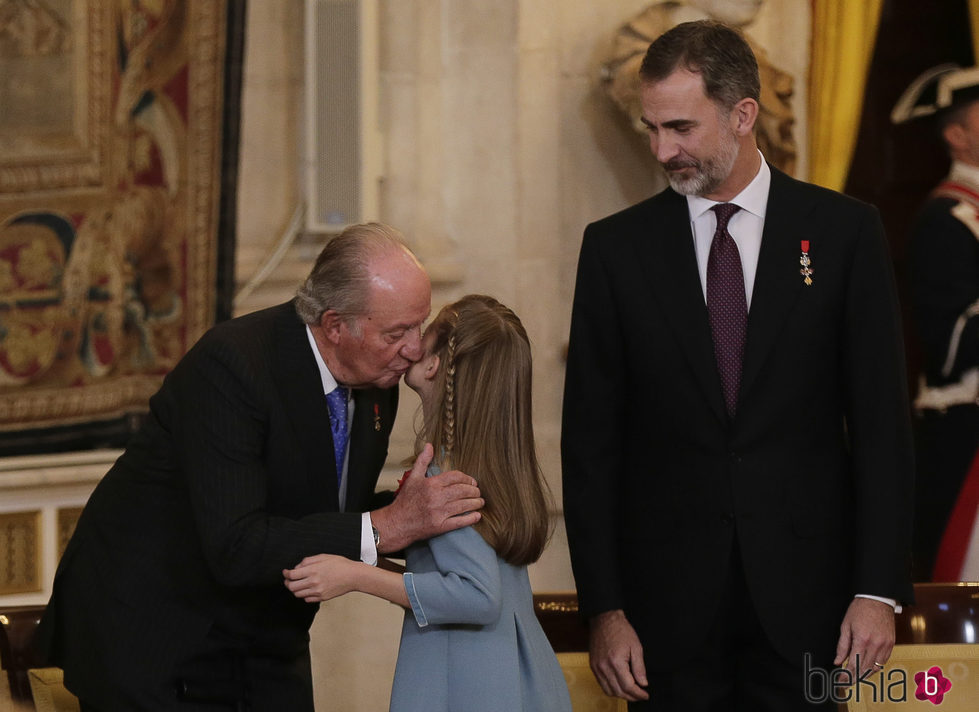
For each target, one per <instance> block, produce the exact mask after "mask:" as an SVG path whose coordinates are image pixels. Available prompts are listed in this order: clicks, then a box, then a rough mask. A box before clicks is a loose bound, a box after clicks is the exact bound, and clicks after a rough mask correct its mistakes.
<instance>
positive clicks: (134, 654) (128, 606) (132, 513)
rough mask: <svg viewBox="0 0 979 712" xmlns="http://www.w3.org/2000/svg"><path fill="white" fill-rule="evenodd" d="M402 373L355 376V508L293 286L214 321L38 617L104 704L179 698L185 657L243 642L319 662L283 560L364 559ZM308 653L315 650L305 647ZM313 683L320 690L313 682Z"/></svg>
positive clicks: (98, 493)
mask: <svg viewBox="0 0 979 712" xmlns="http://www.w3.org/2000/svg"><path fill="white" fill-rule="evenodd" d="M397 392H398V389H397V388H392V389H389V390H378V389H366V390H357V391H354V402H355V404H356V407H355V411H354V422H353V423H352V426H351V439H350V457H349V464H348V482H349V484H348V495H347V506H346V511H347V513H340V512H339V511H338V509H339V507H338V502H337V498H338V488H337V477H336V466H335V464H334V458H333V454H332V453H333V450H332V441H331V435H330V427H329V415H328V409H327V405H326V399H325V398H324V397H323V388H322V383H321V381H320V376H319V372H318V370H317V367H316V363H315V359H314V357H313V354H312V352H311V350H310V347H309V343H308V340H307V337H306V332H305V327H304V325H303V323H302V322H301V320H300V319H299V318H298V316H297V315H296V312H295V309H294V307H293V305H292V304H291V303H287V304H283V305H280V306H278V307H273V308H270V309H266V310H264V311H261V312H257V313H255V314H251V315H247V316H244V317H241V318H239V319H234V320H231V321H229V322H225V323H223V324H220V325H218V326H216V327H215V328H213V329H212V330H211V331H209V332H208V333H207V334H205V335H204V336H203V337H202V338H201V340H200V341H199V342H198V343H197V344H196V345H195V346H194V348H192V349H191V350H190V351H189V352H188V354H187V355H186V356H185V357H184V358H183V359H182V360H181V362H180V363H179V364H178V365H177V367H176V368H175V369H174V370H173V371H172V372H171V373H170V374H169V375H168V376H167V377H166V379H165V381H164V383H163V385H162V387H161V388H160V390H159V391H158V392H157V394H156V395H154V396H153V398H152V399H151V400H150V414H149V417H148V420H147V422H146V424H145V426H144V427H143V429H142V430H141V431H140V432H139V433H138V434H137V435H136V436H135V437H134V438H133V440H132V441H131V443H130V444H129V446H128V447H127V449H126V451H125V453H124V454H123V455H122V456H121V457H120V458H119V460H118V461H117V462H116V464H115V465H114V466H113V468H112V469H111V470H110V471H109V473H108V474H107V475H106V476H105V478H104V479H103V480H102V482H101V483H100V484H99V485H98V487H97V488H96V490H95V492H94V493H93V495H92V497H91V499H90V500H89V502H88V504H87V506H86V508H85V511H84V512H83V514H82V517H81V519H80V521H79V523H78V528H77V530H76V532H75V534H74V536H73V537H72V539H71V541H70V543H69V545H68V547H67V550H66V552H65V555H64V557H63V558H62V561H61V564H60V566H59V569H58V573H57V575H56V579H55V586H54V592H53V594H52V597H51V600H50V602H49V605H48V610H47V613H46V615H45V617H44V620H43V622H42V626H41V629H40V631H39V640H40V642H41V647H42V649H47V651H48V653H49V657H50V660H51V661H52V662H53V663H54V664H57V665H59V666H61V667H63V668H64V669H65V681H66V684H67V686H68V687H69V689H71V690H72V691H73V692H75V693H76V694H78V695H79V696H80V697H82V698H83V699H85V700H87V701H88V702H90V703H91V704H94V705H95V706H96V707H98V708H101V709H143V708H147V707H149V708H153V709H165V708H167V707H168V706H169V705H172V704H174V692H173V687H174V679H175V677H176V676H177V675H178V672H180V671H190V672H191V673H193V672H194V670H195V667H197V668H198V669H199V671H200V672H202V673H203V674H204V675H205V676H209V675H211V672H209V668H208V667H207V665H206V664H203V663H202V664H201V666H198V663H197V661H198V659H199V658H201V657H202V656H207V655H214V654H218V657H220V656H221V655H222V654H223V653H224V652H226V651H227V650H229V649H233V650H235V651H236V652H238V653H240V654H242V655H244V656H246V657H249V656H277V657H280V658H284V659H297V660H301V661H305V660H306V659H307V657H306V656H307V655H308V640H309V637H308V628H309V625H310V623H311V622H312V619H313V616H314V614H315V612H316V610H317V606H315V605H311V604H307V603H304V602H303V601H301V600H298V599H296V598H294V597H293V596H292V594H291V593H290V592H289V591H288V590H287V589H286V588H285V586H284V585H283V583H282V570H283V569H284V568H290V567H293V566H295V565H296V564H297V563H299V561H300V560H302V558H303V557H304V556H308V555H312V554H316V553H320V552H328V553H335V554H341V555H345V556H349V557H352V558H357V557H358V556H359V551H360V517H359V514H357V513H358V512H361V511H364V510H365V509H370V508H371V506H372V505H373V504H377V502H376V501H374V487H375V484H376V481H377V477H378V474H379V473H380V470H381V468H382V466H383V464H384V461H385V458H386V455H387V447H388V437H389V435H390V432H391V426H392V424H393V421H394V416H395V411H396V408H397ZM306 667H307V669H308V663H306ZM307 692H308V691H307Z"/></svg>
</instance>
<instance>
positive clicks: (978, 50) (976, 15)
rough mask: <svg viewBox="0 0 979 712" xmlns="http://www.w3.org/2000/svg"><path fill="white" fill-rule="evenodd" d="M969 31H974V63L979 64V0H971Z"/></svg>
mask: <svg viewBox="0 0 979 712" xmlns="http://www.w3.org/2000/svg"><path fill="white" fill-rule="evenodd" d="M969 29H971V30H972V62H973V63H974V64H979V0H969Z"/></svg>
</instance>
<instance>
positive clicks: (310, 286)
mask: <svg viewBox="0 0 979 712" xmlns="http://www.w3.org/2000/svg"><path fill="white" fill-rule="evenodd" d="M391 250H404V251H406V252H408V253H409V254H410V250H409V249H408V246H407V244H406V243H405V238H404V235H402V234H401V232H399V231H398V230H396V229H394V228H393V227H391V226H389V225H384V224H383V223H376V222H372V223H364V224H362V225H351V226H350V227H348V228H346V229H345V230H344V231H343V232H341V233H340V234H339V235H337V236H336V237H334V238H333V239H331V240H330V241H329V242H328V243H326V246H325V247H324V248H323V250H322V251H321V252H320V254H319V257H317V258H316V264H315V265H314V266H313V269H312V271H311V272H310V273H309V276H308V277H307V278H306V281H305V282H304V283H303V285H302V286H301V287H300V288H299V290H298V291H297V292H296V301H295V303H296V312H297V313H298V314H299V316H300V318H301V319H302V320H303V321H304V322H305V323H306V324H310V325H316V324H319V323H320V319H321V318H322V316H323V313H324V312H326V311H328V310H330V309H332V310H334V311H335V312H337V314H339V315H340V316H341V317H342V318H343V319H345V320H347V321H348V323H350V322H352V321H353V320H354V319H356V318H357V317H359V316H363V315H364V314H365V313H366V312H367V299H368V291H369V285H370V274H369V273H368V265H369V264H370V261H371V258H373V257H375V256H376V255H380V254H383V253H384V252H387V251H391Z"/></svg>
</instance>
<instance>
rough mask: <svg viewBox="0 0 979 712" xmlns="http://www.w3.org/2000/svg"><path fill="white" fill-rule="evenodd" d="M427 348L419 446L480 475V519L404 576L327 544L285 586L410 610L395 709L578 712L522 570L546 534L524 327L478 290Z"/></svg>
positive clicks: (433, 329)
mask: <svg viewBox="0 0 979 712" xmlns="http://www.w3.org/2000/svg"><path fill="white" fill-rule="evenodd" d="M422 345H423V347H424V350H425V355H424V356H423V357H422V359H421V360H420V361H418V362H417V363H415V364H413V365H412V367H411V369H410V370H409V371H408V373H407V374H406V376H405V382H406V383H407V384H408V386H410V387H411V388H412V389H413V390H414V391H415V392H417V393H418V395H419V396H420V397H421V400H422V413H423V416H424V426H423V430H422V432H420V433H419V443H420V444H421V443H424V442H430V443H432V445H433V446H434V452H435V453H436V455H435V458H434V460H433V462H432V465H431V466H430V467H429V475H432V474H435V473H437V472H439V471H440V470H441V469H447V468H452V469H459V470H462V471H463V472H466V473H467V474H469V475H471V476H473V477H474V478H475V479H476V480H477V481H478V483H479V488H480V492H481V494H482V496H483V499H484V500H485V501H486V505H485V506H484V507H483V509H482V510H481V512H482V519H481V520H480V521H479V523H478V524H476V525H474V526H472V527H467V528H465V529H459V530H456V531H452V532H448V533H447V534H442V535H440V536H437V537H435V538H433V539H430V540H428V541H426V542H420V543H418V544H414V545H413V546H411V547H410V548H409V549H408V550H407V552H406V571H405V573H404V575H403V576H402V575H400V574H398V573H395V572H393V571H390V570H385V569H382V568H375V567H373V566H369V565H367V564H364V563H362V562H358V561H351V560H349V559H345V558H343V557H339V556H331V555H325V554H323V555H319V556H314V557H310V558H308V559H305V560H304V561H303V562H302V563H300V565H299V566H298V567H296V568H295V569H292V570H290V571H287V572H286V585H287V586H288V587H289V589H290V590H291V591H292V592H293V593H294V594H295V595H296V596H297V597H299V598H303V599H304V600H306V601H326V600H329V599H331V598H334V597H336V596H339V595H342V594H344V593H347V592H349V591H362V592H364V593H369V594H373V595H375V596H379V597H381V598H384V599H387V600H388V601H391V602H393V603H397V604H399V605H401V606H404V607H405V608H406V609H407V611H406V613H405V620H404V625H403V627H402V631H401V649H400V651H399V653H398V664H397V668H396V670H395V675H394V689H393V690H392V693H391V712H410V711H414V710H417V711H418V712H439V711H440V710H444V711H446V712H449V711H452V712H480V711H485V712H490V711H492V712H501V711H504V710H505V711H506V712H516V711H519V710H525V711H527V712H552V711H553V712H570V710H571V702H570V699H569V696H568V689H567V686H566V684H565V681H564V676H563V674H562V672H561V668H560V667H559V665H558V662H557V658H556V657H555V656H554V652H553V650H552V649H551V646H550V644H549V643H548V641H547V638H546V637H545V636H544V631H543V630H542V629H541V627H540V624H539V623H538V622H537V618H536V616H535V615H534V605H533V595H532V593H531V589H530V581H529V579H528V577H527V565H528V564H531V563H533V562H534V561H536V560H537V559H538V558H539V557H540V555H541V553H542V552H543V550H544V546H545V544H546V543H547V538H548V514H547V503H546V497H545V485H544V481H543V478H542V476H541V471H540V467H539V465H538V462H537V454H536V450H535V446H534V431H533V424H532V423H531V358H530V343H529V341H528V340H527V333H526V332H525V331H524V328H523V325H522V324H521V323H520V319H518V318H517V316H516V315H515V314H514V313H513V312H512V311H510V310H509V309H508V308H507V307H505V306H503V305H502V304H500V303H499V302H497V301H496V300H495V299H492V298H491V297H486V296H481V295H470V296H467V297H463V298H462V299H460V300H459V301H457V302H456V303H454V304H451V305H449V306H447V307H445V308H444V309H442V311H441V312H439V314H438V316H436V318H435V320H434V321H433V322H432V324H431V325H430V326H429V327H428V329H427V330H426V331H425V336H424V339H423V341H422ZM426 447H427V446H426Z"/></svg>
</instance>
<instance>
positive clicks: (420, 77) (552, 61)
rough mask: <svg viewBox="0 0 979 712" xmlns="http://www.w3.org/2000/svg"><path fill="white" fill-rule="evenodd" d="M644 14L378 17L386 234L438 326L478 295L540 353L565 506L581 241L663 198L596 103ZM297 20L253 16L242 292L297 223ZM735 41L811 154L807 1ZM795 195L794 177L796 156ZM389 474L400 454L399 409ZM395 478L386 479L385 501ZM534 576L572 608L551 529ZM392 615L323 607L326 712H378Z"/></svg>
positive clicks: (393, 3)
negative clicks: (399, 235) (425, 280)
mask: <svg viewBox="0 0 979 712" xmlns="http://www.w3.org/2000/svg"><path fill="white" fill-rule="evenodd" d="M648 4H649V1H648V0H600V1H599V0H494V2H483V1H479V0H380V2H379V10H380V13H379V22H380V58H379V59H380V76H379V78H378V79H379V84H378V91H379V102H380V124H381V125H380V129H381V135H382V137H383V143H384V146H383V148H384V157H385V158H384V177H383V182H382V185H381V192H380V210H379V215H378V216H377V217H379V218H380V219H381V220H383V221H385V222H390V223H391V224H393V225H395V226H397V227H399V228H401V229H402V230H403V231H404V232H405V233H406V234H407V235H408V236H409V239H410V240H411V241H412V243H413V245H414V246H415V248H416V251H417V252H418V254H419V256H420V257H421V259H422V261H423V262H425V264H426V265H427V266H428V267H429V270H430V272H431V273H432V275H433V278H434V280H435V292H434V295H433V303H434V304H433V306H434V308H436V309H437V308H438V307H439V306H440V305H441V304H443V303H445V302H447V301H449V300H451V299H453V298H455V297H457V296H459V295H462V294H465V293H469V292H486V293H490V294H493V295H494V296H497V297H498V298H499V299H501V300H502V301H504V302H505V303H507V304H508V305H510V306H511V307H512V308H513V309H514V310H515V311H516V312H517V313H518V314H519V315H520V316H521V318H522V319H523V320H524V323H525V325H526V327H527V330H528V332H529V334H530V336H531V340H532V342H533V345H534V357H535V375H536V384H535V393H534V398H535V413H536V421H535V428H536V433H537V439H538V446H539V449H540V453H541V456H542V460H543V464H544V468H545V471H546V476H547V478H548V481H549V482H550V483H551V487H552V489H553V491H554V494H555V501H556V502H557V503H559V502H560V473H559V465H560V463H559V454H558V445H559V434H560V428H559V425H560V408H561V389H562V383H563V377H564V371H563V350H564V346H565V343H566V335H567V331H568V321H569V310H570V303H571V297H572V290H573V281H574V271H575V266H576V261H577V250H578V246H579V241H580V238H581V233H582V230H583V228H584V227H585V225H586V224H587V223H588V222H589V221H591V220H594V219H597V218H599V217H601V216H603V215H606V214H608V213H610V212H613V211H615V210H618V209H621V208H623V207H625V206H626V205H628V204H630V203H632V202H635V201H637V200H640V199H642V198H644V197H646V196H648V195H650V194H652V193H653V192H655V191H656V190H658V189H659V187H660V186H661V185H662V178H661V177H660V175H659V173H658V169H657V168H656V167H655V165H654V163H653V161H652V159H651V157H650V156H649V155H648V151H647V150H646V147H645V144H644V141H643V139H642V137H641V136H639V135H638V134H635V133H634V132H633V131H632V129H631V128H630V127H629V125H628V123H627V121H626V120H625V119H624V118H623V117H622V116H620V115H619V113H618V111H617V110H616V109H615V108H614V107H613V106H612V104H611V103H610V102H609V101H608V100H607V99H606V97H605V96H604V94H603V93H602V92H601V90H600V89H599V88H598V82H597V78H598V74H599V62H600V60H601V58H602V57H603V56H604V54H605V52H606V51H607V49H608V47H609V44H610V41H611V38H612V35H613V34H614V32H615V30H616V29H617V28H618V26H619V25H620V24H621V23H623V22H624V21H626V20H627V19H629V18H630V17H631V16H632V15H634V14H636V13H637V12H639V11H640V10H641V9H642V8H644V7H646V6H647V5H648ZM301 20H302V12H301V3H300V2H299V0H286V1H283V2H279V1H278V0H254V1H253V2H250V3H249V27H248V44H247V61H246V71H245V96H244V117H243V126H242V128H243V143H242V154H241V160H242V164H241V186H240V208H239V243H240V244H241V245H242V253H241V255H240V257H239V281H243V280H244V279H247V278H248V277H249V276H250V275H251V274H252V273H253V272H254V270H255V269H257V267H258V266H259V265H260V261H261V260H260V257H259V258H256V255H262V254H264V253H267V252H268V251H269V250H271V246H272V242H273V241H274V240H275V239H276V238H277V237H278V235H279V234H280V233H281V231H282V230H283V229H284V228H285V225H286V224H287V223H288V221H289V217H290V215H291V214H292V211H293V209H294V207H295V205H296V203H297V202H298V201H299V200H300V198H299V197H298V196H299V195H300V190H299V189H298V187H297V183H296V181H297V180H298V177H299V172H298V170H297V165H296V161H297V146H299V145H300V141H299V133H298V131H299V118H298V114H297V112H298V111H299V107H300V100H301V93H302V89H301V81H302V72H301V68H300V67H299V66H298V65H297V62H299V61H300V59H301V58H300V57H299V53H298V52H296V51H295V49H294V48H295V47H297V46H299V45H300V43H301V41H302V27H301ZM747 31H748V33H749V34H750V35H752V36H753V37H754V38H755V39H757V40H758V41H759V42H760V43H761V45H762V46H764V47H765V48H766V49H767V51H768V54H769V58H770V59H771V60H772V61H773V62H774V63H775V64H777V65H778V66H780V67H782V68H783V69H785V70H787V71H789V72H790V73H791V74H793V75H794V76H795V80H796V81H795V87H796V94H795V97H794V99H793V104H794V107H795V114H796V116H797V131H796V137H797V141H798V144H799V146H800V147H802V146H805V126H804V121H803V120H802V119H803V115H804V107H805V95H804V88H805V87H804V85H805V78H806V66H807V59H806V58H807V55H808V40H807V38H808V36H809V2H808V0H769V1H768V2H767V3H766V4H765V6H764V7H763V9H762V11H761V13H760V15H759V16H758V18H757V20H756V21H755V23H753V24H752V25H750V26H749V27H748V28H747ZM799 167H800V169H799V171H797V172H798V173H799V174H800V175H802V176H804V175H805V169H806V158H805V155H804V152H803V153H802V155H800V163H799ZM403 403H404V405H403V408H402V416H401V418H400V419H399V424H398V428H397V430H396V435H395V439H394V442H393V443H392V448H391V451H392V456H393V457H394V458H395V459H399V458H400V457H402V456H403V455H404V454H406V453H408V452H409V450H410V445H411V422H412V417H411V416H412V413H413V404H414V403H415V397H414V396H413V395H412V394H411V393H410V392H406V393H405V394H404V398H403ZM397 471H398V468H397V466H396V465H395V464H394V463H392V466H391V467H390V469H389V471H388V472H386V474H385V476H384V481H385V482H386V483H388V484H390V483H391V482H392V481H393V478H394V476H395V475H396V473H397ZM555 523H556V525H557V528H556V532H555V536H554V539H553V541H552V544H551V547H550V548H549V550H548V552H547V553H546V554H545V557H544V559H543V560H542V561H541V562H540V563H539V564H537V565H536V566H534V567H533V568H532V581H533V584H534V587H535V589H536V590H539V591H545V590H563V589H570V588H573V580H572V578H571V572H570V564H569V560H568V554H567V546H566V543H565V538H564V533H563V529H562V527H561V517H560V513H559V512H556V513H555ZM400 620H401V611H400V609H397V608H395V607H394V606H391V605H389V604H386V603H380V602H378V601H373V600H369V599H368V598H367V597H359V596H351V597H347V598H346V599H343V600H339V601H335V602H331V603H330V604H327V605H324V606H323V607H322V610H321V612H320V614H319V616H318V617H317V620H316V623H315V624H314V629H313V654H314V667H315V675H316V681H317V702H318V708H319V709H323V710H326V709H343V710H348V711H350V712H357V711H358V710H364V711H367V710H370V711H373V710H380V709H386V707H387V699H388V692H389V690H390V683H391V675H392V673H393V665H394V660H395V657H396V654H397V642H398V635H399V631H400Z"/></svg>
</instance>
